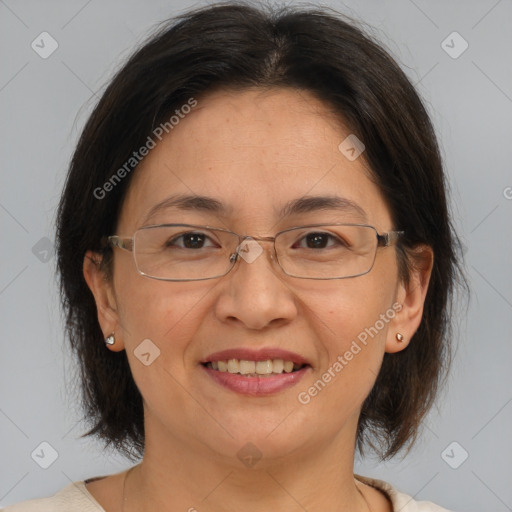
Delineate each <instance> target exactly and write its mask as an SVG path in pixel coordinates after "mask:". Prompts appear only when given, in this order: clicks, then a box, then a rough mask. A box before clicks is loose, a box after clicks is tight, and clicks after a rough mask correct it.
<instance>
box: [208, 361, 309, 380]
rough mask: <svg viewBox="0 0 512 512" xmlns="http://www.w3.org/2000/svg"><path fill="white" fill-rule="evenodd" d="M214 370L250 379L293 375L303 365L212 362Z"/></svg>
mask: <svg viewBox="0 0 512 512" xmlns="http://www.w3.org/2000/svg"><path fill="white" fill-rule="evenodd" d="M209 364H210V365H211V367H212V369H214V370H218V371H219V372H229V373H239V374H241V375H248V376H249V377H257V376H258V375H271V374H274V375H276V374H280V373H283V371H284V372H285V373H291V372H292V371H294V370H299V369H300V368H301V366H302V365H300V364H294V363H293V361H284V360H283V359H267V360H266V361H248V360H246V359H229V360H228V361H212V362H211V363H209Z"/></svg>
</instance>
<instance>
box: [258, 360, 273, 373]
mask: <svg viewBox="0 0 512 512" xmlns="http://www.w3.org/2000/svg"><path fill="white" fill-rule="evenodd" d="M273 366H274V364H273V362H272V361H271V360H270V359H268V360H267V361H258V362H257V363H256V373H257V374H258V375H268V374H269V373H272V369H273Z"/></svg>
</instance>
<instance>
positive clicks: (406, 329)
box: [386, 245, 434, 354]
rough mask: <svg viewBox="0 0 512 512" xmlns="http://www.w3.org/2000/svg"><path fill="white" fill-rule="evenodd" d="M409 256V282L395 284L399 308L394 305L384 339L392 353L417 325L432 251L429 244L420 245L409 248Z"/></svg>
mask: <svg viewBox="0 0 512 512" xmlns="http://www.w3.org/2000/svg"><path fill="white" fill-rule="evenodd" d="M410 258H411V261H412V268H411V269H410V271H409V282H408V283H405V282H401V283H400V284H399V286H398V290H397V295H396V302H397V303H398V304H400V305H401V308H397V309H396V311H397V313H396V316H395V318H393V320H392V322H391V323H390V326H389V329H388V334H387V339H386V352H388V353H391V354H392V353H394V352H400V351H401V350H403V349H404V348H406V347H407V346H408V345H409V342H410V341H411V338H412V337H413V335H414V333H415V332H416V331H417V330H418V327H419V326H420V323H421V319H422V316H423V306H424V304H425V297H426V296H427V290H428V284H429V282H430V276H431V274H432V267H433V264H434V252H433V251H432V248H431V247H429V246H428V245H419V246H417V247H415V248H414V249H413V250H412V251H411V254H410ZM398 334H401V335H402V337H403V339H402V340H401V341H400V340H399V339H397V335H398Z"/></svg>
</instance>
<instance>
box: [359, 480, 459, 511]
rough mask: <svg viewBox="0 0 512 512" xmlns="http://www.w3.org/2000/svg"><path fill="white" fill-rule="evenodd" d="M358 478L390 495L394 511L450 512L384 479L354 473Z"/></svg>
mask: <svg viewBox="0 0 512 512" xmlns="http://www.w3.org/2000/svg"><path fill="white" fill-rule="evenodd" d="M354 476H355V478H356V479H357V480H359V481H360V482H363V483H365V484H366V485H370V486H372V487H374V488H375V489H378V490H379V491H382V492H383V493H384V494H386V496H388V498H389V500H390V501H391V504H392V505H393V511H400V512H450V511H449V510H448V509H446V508H442V507H440V506H439V505H436V504H435V503H432V502H430V501H416V500H414V499H413V498H412V497H411V496H409V495H408V494H404V493H403V492H400V491H398V490H397V489H396V488H395V487H393V486H392V485H391V484H388V483H387V482H384V481H383V480H377V479H375V478H367V477H365V476H360V475H354Z"/></svg>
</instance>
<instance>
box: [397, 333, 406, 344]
mask: <svg viewBox="0 0 512 512" xmlns="http://www.w3.org/2000/svg"><path fill="white" fill-rule="evenodd" d="M396 339H397V340H398V343H402V341H404V337H403V336H402V335H401V334H400V333H399V332H397V333H396Z"/></svg>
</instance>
